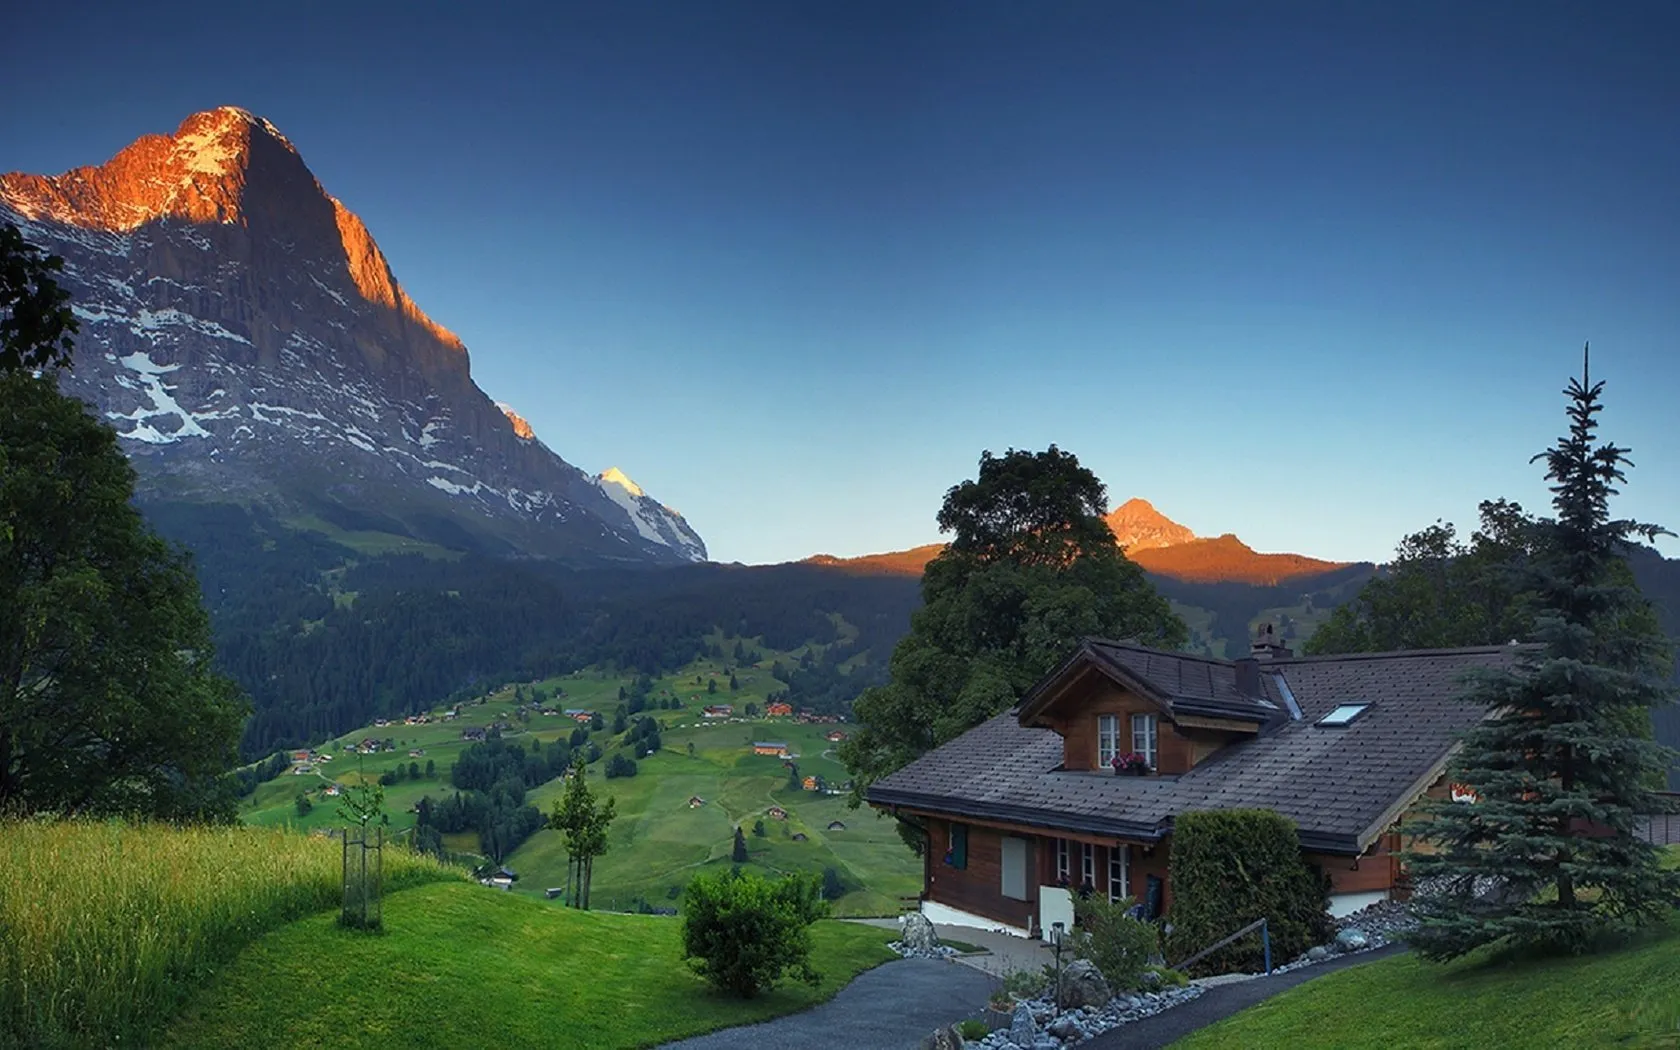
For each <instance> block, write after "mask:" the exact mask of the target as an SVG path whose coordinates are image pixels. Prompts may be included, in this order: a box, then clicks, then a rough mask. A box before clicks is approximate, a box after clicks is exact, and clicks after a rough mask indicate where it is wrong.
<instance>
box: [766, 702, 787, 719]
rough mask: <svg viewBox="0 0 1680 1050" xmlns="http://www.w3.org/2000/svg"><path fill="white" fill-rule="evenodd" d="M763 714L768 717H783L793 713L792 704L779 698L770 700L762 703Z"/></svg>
mask: <svg viewBox="0 0 1680 1050" xmlns="http://www.w3.org/2000/svg"><path fill="white" fill-rule="evenodd" d="M764 714H765V716H766V717H768V718H785V717H786V716H788V715H791V714H793V705H792V704H788V703H783V702H782V701H780V700H772V701H771V702H770V703H768V704H765V705H764Z"/></svg>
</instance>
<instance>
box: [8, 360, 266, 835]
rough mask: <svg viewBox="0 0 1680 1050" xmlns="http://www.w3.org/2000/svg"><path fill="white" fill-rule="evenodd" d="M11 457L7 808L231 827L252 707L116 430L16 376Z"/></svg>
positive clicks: (50, 389)
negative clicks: (148, 509)
mask: <svg viewBox="0 0 1680 1050" xmlns="http://www.w3.org/2000/svg"><path fill="white" fill-rule="evenodd" d="M0 449H4V450H5V460H4V462H3V463H0V810H4V809H14V810H23V811H25V812H31V811H42V810H46V811H58V812H67V813H79V812H135V813H144V814H151V815H156V816H164V817H170V818H187V817H216V816H221V817H227V816H231V812H232V805H231V798H232V796H231V787H230V786H227V785H221V784H219V783H218V780H219V775H220V774H222V773H224V772H225V771H226V770H227V769H228V768H229V767H230V766H231V765H232V764H233V763H234V762H235V760H236V752H235V747H236V745H237V743H238V740H239V731H240V725H241V722H242V720H243V719H244V716H245V713H246V704H245V701H244V698H243V696H242V695H241V694H240V692H239V690H238V688H237V687H236V686H235V685H234V684H233V682H232V681H230V680H229V679H227V678H226V677H224V676H222V675H220V674H218V673H217V672H216V671H215V670H214V669H213V668H212V666H211V658H212V648H211V641H210V624H209V619H208V617H207V616H206V615H205V612H204V608H203V606H202V605H201V603H200V596H199V590H198V583H197V581H196V580H195V579H194V577H193V573H192V568H191V566H190V564H189V562H188V558H187V555H186V554H185V553H184V552H182V551H180V550H177V549H175V548H172V547H171V546H169V545H168V544H166V543H165V542H164V541H163V540H161V539H159V538H158V537H157V536H156V535H154V534H153V533H152V532H151V530H149V529H148V528H147V527H146V525H145V523H144V522H143V521H142V520H141V518H140V514H139V512H138V511H136V510H135V509H134V507H133V505H132V504H131V503H130V499H131V497H132V496H133V492H134V472H133V469H132V468H131V467H130V466H129V464H128V460H127V459H126V458H125V457H124V456H123V454H122V452H121V451H120V450H119V449H118V448H117V438H116V433H115V432H114V431H113V430H112V429H111V428H110V427H108V426H105V425H103V424H101V423H100V422H98V421H97V420H95V419H94V418H93V417H92V416H91V415H89V413H88V411H87V409H86V408H85V407H84V406H83V405H82V404H81V402H79V401H76V400H74V399H72V398H68V397H65V396H64V395H62V394H60V393H59V392H58V389H57V385H56V382H55V378H54V376H53V375H52V374H51V373H49V374H47V375H45V376H43V377H40V378H37V377H34V376H31V375H29V374H27V373H25V372H14V373H13V374H10V375H0ZM224 788H226V789H227V790H223V789H224Z"/></svg>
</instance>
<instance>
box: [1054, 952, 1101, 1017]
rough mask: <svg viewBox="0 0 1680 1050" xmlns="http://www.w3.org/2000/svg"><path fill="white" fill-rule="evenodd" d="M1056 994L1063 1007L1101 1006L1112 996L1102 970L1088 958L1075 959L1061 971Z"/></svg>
mask: <svg viewBox="0 0 1680 1050" xmlns="http://www.w3.org/2000/svg"><path fill="white" fill-rule="evenodd" d="M1057 996H1058V999H1059V1000H1060V1002H1061V1004H1062V1007H1063V1009H1077V1008H1078V1007H1082V1006H1102V1005H1103V1004H1104V1003H1107V1002H1108V1001H1109V1000H1110V999H1112V998H1113V997H1114V993H1113V992H1111V991H1109V988H1108V982H1107V981H1105V980H1103V975H1102V971H1101V970H1099V969H1097V966H1096V964H1095V963H1093V962H1091V961H1090V960H1088V959H1075V960H1074V961H1073V962H1072V963H1070V964H1069V965H1068V968H1067V969H1065V970H1063V971H1062V978H1061V983H1060V985H1058V986H1057Z"/></svg>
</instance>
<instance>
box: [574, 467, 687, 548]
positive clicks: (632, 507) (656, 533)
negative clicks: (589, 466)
mask: <svg viewBox="0 0 1680 1050" xmlns="http://www.w3.org/2000/svg"><path fill="white" fill-rule="evenodd" d="M595 484H596V485H598V486H599V487H600V489H601V491H602V492H604V493H605V494H606V496H607V498H608V499H610V500H612V501H613V502H614V503H616V504H618V505H619V506H620V507H622V508H623V509H624V513H625V514H627V515H628V516H629V518H630V524H632V525H633V526H635V528H636V531H637V532H638V533H640V534H641V537H642V538H643V539H645V540H649V541H651V542H653V543H657V544H659V545H661V546H663V547H669V548H671V549H672V550H674V551H676V552H678V553H679V554H681V555H682V556H683V557H685V558H687V559H688V560H689V561H705V560H706V544H705V543H704V542H703V541H702V540H701V539H700V536H699V535H698V534H697V533H696V532H695V531H694V530H693V529H692V528H690V527H689V524H688V522H687V521H685V520H683V516H682V515H681V514H679V513H678V512H677V511H676V510H674V509H672V508H670V507H667V506H665V505H663V504H661V503H660V502H659V501H658V500H655V499H653V498H652V497H650V496H648V494H647V493H646V492H643V491H642V487H641V486H640V485H638V484H636V483H635V482H634V481H631V480H630V476H629V475H628V474H626V473H624V471H622V470H620V469H618V468H617V467H608V468H607V469H606V470H605V471H603V472H601V473H600V474H598V475H596V477H595Z"/></svg>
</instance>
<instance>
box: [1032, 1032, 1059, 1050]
mask: <svg viewBox="0 0 1680 1050" xmlns="http://www.w3.org/2000/svg"><path fill="white" fill-rule="evenodd" d="M1032 1050H1062V1041H1061V1040H1060V1039H1057V1038H1056V1037H1055V1036H1053V1035H1041V1036H1039V1037H1038V1038H1037V1039H1035V1040H1033V1045H1032Z"/></svg>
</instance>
